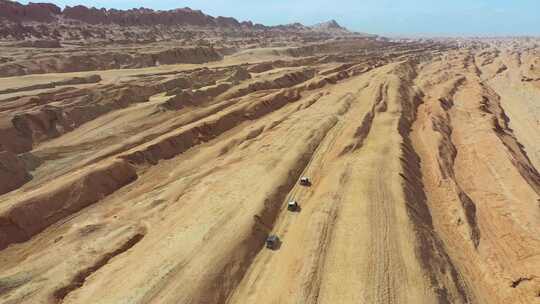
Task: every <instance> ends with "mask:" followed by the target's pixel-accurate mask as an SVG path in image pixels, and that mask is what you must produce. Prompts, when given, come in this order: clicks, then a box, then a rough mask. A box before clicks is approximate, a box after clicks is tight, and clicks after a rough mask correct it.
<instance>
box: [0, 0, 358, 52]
mask: <svg viewBox="0 0 540 304" xmlns="http://www.w3.org/2000/svg"><path fill="white" fill-rule="evenodd" d="M0 24H1V25H2V26H0V39H2V38H3V39H9V40H27V39H31V40H33V39H43V38H46V39H59V40H76V39H89V38H101V39H102V40H117V39H116V38H118V37H120V39H124V40H137V41H138V42H140V39H143V37H146V38H148V37H150V39H153V40H160V39H170V38H174V39H178V38H179V37H177V36H178V35H173V36H175V37H171V36H170V35H169V34H170V33H171V32H178V31H179V30H180V29H181V30H184V31H185V30H186V29H188V28H193V27H195V28H205V29H216V28H219V30H221V31H244V32H245V31H250V32H252V31H279V32H283V31H284V32H287V33H301V34H314V35H321V34H323V35H336V34H340V35H348V34H351V33H350V32H349V31H348V30H347V29H345V28H344V27H341V26H340V25H339V24H338V23H337V22H336V21H334V20H332V21H329V22H325V23H321V24H317V25H315V26H313V27H310V26H304V25H302V24H300V23H294V24H289V25H280V26H264V25H262V24H254V23H253V22H251V21H243V22H240V21H238V20H236V19H235V18H231V17H222V16H218V17H213V16H209V15H206V14H204V13H203V12H202V11H200V10H192V9H190V8H187V7H186V8H178V9H173V10H166V11H163V10H152V9H148V8H136V9H129V10H117V9H104V8H101V9H98V8H94V7H91V8H88V7H85V6H83V5H77V6H73V7H70V6H66V7H65V8H64V9H61V8H60V7H58V6H56V5H54V4H51V3H29V4H26V5H25V4H21V3H18V2H14V1H9V0H0ZM100 25H109V26H111V27H109V28H107V29H104V28H102V27H101V28H100V27H97V26H100ZM150 27H157V28H150ZM125 28H138V29H137V30H135V31H133V32H134V33H132V34H129V35H128V37H126V36H125V35H124V34H123V31H124V29H125ZM150 29H152V30H153V31H154V32H151V31H150ZM111 31H112V32H114V33H112V34H110V35H108V34H107V32H111ZM136 32H138V33H140V34H141V35H137V33H136ZM133 36H140V37H136V39H135V38H134V37H133ZM160 36H161V37H160ZM139 38H140V39H139Z"/></svg>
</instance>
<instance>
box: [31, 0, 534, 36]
mask: <svg viewBox="0 0 540 304" xmlns="http://www.w3.org/2000/svg"><path fill="white" fill-rule="evenodd" d="M25 2H27V1H25ZM35 2H36V1H35ZM39 2H48V1H47V0H40V1H39ZM50 2H53V3H55V4H57V5H59V6H61V7H63V6H65V5H70V6H73V5H76V4H83V5H86V6H95V7H106V8H118V9H126V8H133V7H141V6H142V7H149V8H153V9H171V8H178V7H186V6H187V7H191V8H193V9H200V10H202V11H204V12H205V13H207V14H210V15H213V16H230V17H235V18H237V19H239V20H240V21H244V20H252V21H254V22H257V23H263V24H266V25H276V24H285V23H291V22H301V23H304V24H307V25H309V24H314V23H317V22H321V21H326V20H329V19H335V20H337V21H338V22H339V23H341V24H342V25H344V26H346V27H348V28H350V29H353V30H356V31H361V32H368V33H374V34H381V35H399V34H405V35H416V34H421V35H469V36H470V35H499V36H500V35H540V0H438V1H437V0H296V1H295V0H186V1H182V0H153V1H152V0H52V1H50Z"/></svg>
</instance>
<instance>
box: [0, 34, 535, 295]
mask: <svg viewBox="0 0 540 304" xmlns="http://www.w3.org/2000/svg"><path fill="white" fill-rule="evenodd" d="M269 33H270V34H271V32H269ZM270 34H268V35H270ZM306 35H307V34H305V33H295V34H294V35H292V34H291V36H290V37H289V38H290V39H289V38H287V39H289V40H287V41H282V38H280V41H271V42H268V41H266V42H265V43H260V41H259V42H257V43H255V44H256V45H251V44H250V43H251V42H246V41H245V40H241V39H240V40H241V42H238V43H236V44H235V46H234V47H232V46H231V45H222V46H221V48H214V47H212V46H201V45H197V46H195V45H192V46H189V45H188V46H186V45H183V46H182V47H180V48H175V47H176V46H175V44H174V43H172V42H170V43H165V42H162V43H160V42H151V43H144V44H143V43H139V42H136V43H131V44H129V45H128V46H124V47H122V46H118V45H116V46H114V47H113V46H110V45H105V46H94V47H93V48H89V47H88V46H80V45H76V44H71V45H70V44H69V43H66V42H63V43H62V44H63V46H62V47H61V48H59V49H56V48H46V49H41V48H38V47H36V46H35V45H32V46H31V47H29V48H21V47H20V45H18V46H17V45H14V44H13V43H12V42H9V43H8V42H3V43H4V44H3V46H2V48H1V53H0V59H1V58H6V59H5V60H4V61H5V62H4V63H3V64H0V74H2V77H3V78H0V182H1V183H0V303H4V304H15V303H31V304H56V303H62V304H68V303H104V304H109V303H126V304H128V303H129V304H143V303H152V304H154V303H163V304H173V303H174V304H176V303H193V304H196V303H231V304H232V303H366V304H367V303H426V304H428V303H429V304H431V303H485V304H496V303H500V304H503V303H504V304H510V303H512V304H514V303H515V304H518V303H523V304H531V303H540V174H539V171H538V170H539V169H540V41H539V40H535V39H511V38H507V39H482V40H472V39H471V40H464V39H463V40H450V39H444V40H422V41H415V42H411V41H408V42H392V41H388V40H381V39H377V38H374V37H364V36H354V35H353V36H343V37H341V38H339V39H336V38H331V37H328V36H325V35H323V36H320V37H319V36H317V38H316V40H317V41H315V42H309V41H299V40H298V37H305V36H306ZM276 37H277V36H276ZM280 37H282V36H280ZM220 39H221V38H220ZM310 39H315V38H313V37H311V38H310ZM6 41H7V40H6ZM250 41H251V40H250ZM171 48H174V49H171ZM126 54H131V55H129V56H127V55H126ZM81 58H86V59H84V60H83V59H81ZM156 58H157V59H156ZM156 60H157V61H159V64H156ZM13 62H15V63H13ZM304 176H307V177H309V178H310V179H311V185H309V186H304V185H300V184H299V180H300V178H301V177H304ZM290 200H296V201H297V202H298V204H299V206H300V209H299V210H298V211H297V212H291V211H289V210H288V209H287V203H288V202H289V201H290ZM271 234H274V235H277V236H278V237H279V238H280V241H281V242H280V244H279V246H277V248H275V250H270V249H268V248H266V247H265V240H266V238H267V237H268V236H269V235H271Z"/></svg>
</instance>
